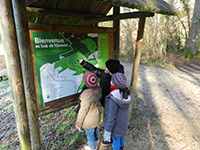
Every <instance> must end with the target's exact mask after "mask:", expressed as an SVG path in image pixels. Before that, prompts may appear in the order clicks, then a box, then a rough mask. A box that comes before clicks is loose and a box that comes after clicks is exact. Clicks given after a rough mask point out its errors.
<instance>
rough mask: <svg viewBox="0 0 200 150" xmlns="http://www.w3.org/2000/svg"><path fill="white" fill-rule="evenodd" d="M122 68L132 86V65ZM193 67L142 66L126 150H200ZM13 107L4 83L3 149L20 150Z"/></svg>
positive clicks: (197, 78)
mask: <svg viewBox="0 0 200 150" xmlns="http://www.w3.org/2000/svg"><path fill="white" fill-rule="evenodd" d="M122 64H123V65H124V66H125V72H126V74H125V75H126V76H127V78H128V81H129V83H130V78H131V73H132V61H122ZM191 66H192V67H191ZM191 66H187V68H180V69H181V70H167V69H164V68H161V67H154V66H147V65H144V64H141V65H140V68H139V74H138V80H137V86H136V96H135V102H134V106H133V114H132V117H131V122H130V125H129V130H128V133H127V135H126V143H125V148H124V149H125V150H199V149H200V115H199V114H200V65H199V64H198V65H192V64H191ZM188 67H190V68H193V70H189V69H190V68H188ZM11 103H12V101H11V92H10V87H9V84H8V81H2V82H0V133H1V134H0V145H4V146H5V145H6V144H7V145H13V146H14V148H12V149H19V141H18V137H17V132H16V124H15V118H14V113H13V108H12V107H11ZM101 134H102V132H100V135H101ZM1 148H2V147H1ZM3 149H6V147H4V148H3ZM80 149H81V148H80Z"/></svg>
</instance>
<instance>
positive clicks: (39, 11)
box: [27, 7, 105, 19]
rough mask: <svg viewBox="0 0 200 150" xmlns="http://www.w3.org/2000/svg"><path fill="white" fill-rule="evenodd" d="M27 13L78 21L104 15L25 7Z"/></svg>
mask: <svg viewBox="0 0 200 150" xmlns="http://www.w3.org/2000/svg"><path fill="white" fill-rule="evenodd" d="M27 12H28V13H35V14H38V15H48V16H63V17H73V18H79V19H86V18H88V17H103V16H105V15H100V14H96V15H95V14H90V13H83V12H73V11H65V10H56V9H47V8H34V7H27Z"/></svg>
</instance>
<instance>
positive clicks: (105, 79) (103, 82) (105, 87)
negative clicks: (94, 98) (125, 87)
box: [77, 58, 124, 107]
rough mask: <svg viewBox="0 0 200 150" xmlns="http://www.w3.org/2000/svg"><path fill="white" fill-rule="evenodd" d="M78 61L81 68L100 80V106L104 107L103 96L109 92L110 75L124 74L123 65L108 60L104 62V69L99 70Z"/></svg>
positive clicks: (80, 60)
mask: <svg viewBox="0 0 200 150" xmlns="http://www.w3.org/2000/svg"><path fill="white" fill-rule="evenodd" d="M77 59H78V58H77ZM78 60H79V63H80V64H81V65H82V66H83V68H85V69H87V70H88V71H91V72H93V73H94V74H96V76H97V77H98V78H100V87H101V89H102V98H101V105H102V106H103V107H104V99H105V96H106V95H108V94H109V92H110V81H111V75H112V74H114V73H116V72H121V73H124V67H123V65H121V64H120V61H119V60H115V59H109V60H107V61H106V63H105V66H104V68H103V69H100V68H96V67H95V66H94V65H92V64H90V63H89V62H87V61H85V60H83V59H78Z"/></svg>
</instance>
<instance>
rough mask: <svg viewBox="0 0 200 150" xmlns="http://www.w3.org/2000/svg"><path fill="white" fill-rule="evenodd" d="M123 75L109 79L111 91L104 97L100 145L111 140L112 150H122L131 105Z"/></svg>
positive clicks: (114, 75)
mask: <svg viewBox="0 0 200 150" xmlns="http://www.w3.org/2000/svg"><path fill="white" fill-rule="evenodd" d="M126 82H127V80H126V77H125V76H124V74H123V73H115V74H113V75H112V78H111V91H110V93H109V95H107V96H106V97H105V110H104V127H105V134H104V135H105V136H104V137H105V138H104V141H103V142H102V144H105V145H106V143H110V142H111V138H112V140H113V144H112V148H113V150H122V149H123V147H124V142H125V138H124V136H125V134H126V133H127V129H128V110H129V104H131V102H132V100H131V95H130V91H129V90H128V88H127V87H126Z"/></svg>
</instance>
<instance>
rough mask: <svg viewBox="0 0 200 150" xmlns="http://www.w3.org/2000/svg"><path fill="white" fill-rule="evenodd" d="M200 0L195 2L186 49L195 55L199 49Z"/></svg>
mask: <svg viewBox="0 0 200 150" xmlns="http://www.w3.org/2000/svg"><path fill="white" fill-rule="evenodd" d="M199 8H200V0H195V4H194V12H193V18H192V25H191V28H190V31H189V38H188V41H187V49H188V50H190V51H191V52H192V54H193V55H195V54H196V53H197V52H198V49H200V40H199V36H200V15H199V14H200V9H199Z"/></svg>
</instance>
